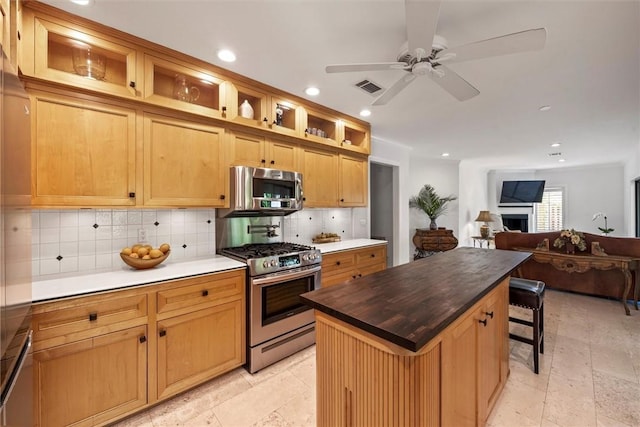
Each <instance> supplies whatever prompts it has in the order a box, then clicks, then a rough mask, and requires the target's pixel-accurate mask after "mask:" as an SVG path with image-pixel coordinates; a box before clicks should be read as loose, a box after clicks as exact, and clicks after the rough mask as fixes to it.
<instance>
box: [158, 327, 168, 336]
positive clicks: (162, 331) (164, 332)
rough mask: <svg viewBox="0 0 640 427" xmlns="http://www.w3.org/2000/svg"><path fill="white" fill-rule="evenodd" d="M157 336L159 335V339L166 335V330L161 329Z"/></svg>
mask: <svg viewBox="0 0 640 427" xmlns="http://www.w3.org/2000/svg"><path fill="white" fill-rule="evenodd" d="M158 335H160V336H161V337H163V336H165V335H167V330H166V329H162V330H161V331H160V333H159V334H158Z"/></svg>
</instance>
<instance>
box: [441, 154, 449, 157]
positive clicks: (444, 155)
mask: <svg viewBox="0 0 640 427" xmlns="http://www.w3.org/2000/svg"><path fill="white" fill-rule="evenodd" d="M449 155H450V154H449V153H442V154H441V156H442V157H449Z"/></svg>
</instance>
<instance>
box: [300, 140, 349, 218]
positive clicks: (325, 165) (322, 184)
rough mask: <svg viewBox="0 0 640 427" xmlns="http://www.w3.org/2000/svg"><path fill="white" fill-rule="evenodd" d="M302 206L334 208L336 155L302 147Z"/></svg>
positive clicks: (336, 195)
mask: <svg viewBox="0 0 640 427" xmlns="http://www.w3.org/2000/svg"><path fill="white" fill-rule="evenodd" d="M300 151H301V157H302V159H301V161H300V166H301V169H302V180H303V181H302V188H303V189H304V206H305V207H309V208H315V207H335V206H337V203H338V178H337V177H338V160H339V159H338V155H337V154H335V153H332V152H330V151H322V150H316V149H313V148H307V147H304V148H302V149H301V150H300Z"/></svg>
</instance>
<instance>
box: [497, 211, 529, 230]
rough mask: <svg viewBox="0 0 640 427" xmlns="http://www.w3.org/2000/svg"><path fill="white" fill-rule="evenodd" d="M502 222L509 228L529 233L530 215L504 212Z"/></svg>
mask: <svg viewBox="0 0 640 427" xmlns="http://www.w3.org/2000/svg"><path fill="white" fill-rule="evenodd" d="M502 224H503V225H504V226H505V227H507V228H508V229H509V230H520V231H522V232H523V233H527V232H528V231H529V215H528V214H502Z"/></svg>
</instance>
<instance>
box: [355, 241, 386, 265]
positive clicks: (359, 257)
mask: <svg viewBox="0 0 640 427" xmlns="http://www.w3.org/2000/svg"><path fill="white" fill-rule="evenodd" d="M386 249H387V248H386V247H385V246H372V247H370V248H366V249H362V250H359V251H358V252H356V264H357V265H358V267H359V266H361V265H369V264H377V263H383V264H386V259H385V258H386V256H387V253H386V252H387V251H386Z"/></svg>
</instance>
